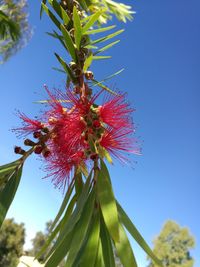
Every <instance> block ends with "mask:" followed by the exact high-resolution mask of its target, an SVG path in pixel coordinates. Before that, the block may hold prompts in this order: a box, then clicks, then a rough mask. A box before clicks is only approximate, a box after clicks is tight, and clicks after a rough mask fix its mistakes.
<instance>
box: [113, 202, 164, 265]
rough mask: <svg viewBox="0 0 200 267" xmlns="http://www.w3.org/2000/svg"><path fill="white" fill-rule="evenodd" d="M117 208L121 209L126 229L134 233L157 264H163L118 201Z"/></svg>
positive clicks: (133, 235)
mask: <svg viewBox="0 0 200 267" xmlns="http://www.w3.org/2000/svg"><path fill="white" fill-rule="evenodd" d="M117 208H118V211H119V216H120V219H121V221H122V223H123V224H124V226H125V227H126V229H127V230H128V231H129V233H130V234H131V235H132V237H133V238H134V239H135V241H136V242H137V243H138V244H139V245H140V246H141V247H142V248H143V250H144V251H145V252H146V253H147V254H148V255H149V257H150V258H151V259H152V260H153V261H155V263H156V264H158V265H159V266H162V263H161V261H160V260H159V259H158V258H157V257H156V256H155V255H154V253H153V252H152V250H151V248H150V247H149V246H148V244H147V243H146V241H145V240H144V238H143V237H142V236H141V234H140V233H139V231H138V230H137V228H136V227H135V225H134V224H133V223H132V222H131V220H130V219H129V217H128V215H127V214H126V213H125V211H124V210H123V208H122V207H121V206H120V204H119V203H118V202H117Z"/></svg>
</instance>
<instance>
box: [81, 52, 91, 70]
mask: <svg viewBox="0 0 200 267" xmlns="http://www.w3.org/2000/svg"><path fill="white" fill-rule="evenodd" d="M92 59H93V55H92V53H91V54H90V55H89V57H87V58H86V60H85V62H84V66H83V71H84V72H86V71H87V69H88V68H89V67H90V65H91V64H92Z"/></svg>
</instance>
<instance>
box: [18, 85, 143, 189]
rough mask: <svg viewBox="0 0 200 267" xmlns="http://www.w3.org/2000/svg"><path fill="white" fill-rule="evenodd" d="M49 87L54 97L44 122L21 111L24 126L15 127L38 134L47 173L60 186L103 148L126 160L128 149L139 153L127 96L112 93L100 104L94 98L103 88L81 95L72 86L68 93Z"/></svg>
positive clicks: (37, 151) (96, 156) (49, 94)
mask: <svg viewBox="0 0 200 267" xmlns="http://www.w3.org/2000/svg"><path fill="white" fill-rule="evenodd" d="M46 91H47V93H48V96H49V98H50V99H49V100H48V101H47V103H48V105H49V109H48V111H45V112H44V114H43V115H42V121H43V123H41V122H40V121H39V120H31V119H29V118H28V117H26V116H25V115H24V114H21V113H20V118H21V119H22V120H23V127H21V128H18V129H17V130H16V129H15V130H16V131H17V132H20V133H21V132H23V134H30V133H33V137H34V138H38V142H37V143H35V145H36V146H35V149H34V152H35V153H36V154H42V156H43V159H44V160H45V162H46V167H45V170H46V171H47V172H48V175H47V176H48V177H49V176H50V177H53V178H52V180H53V182H54V184H55V185H56V186H58V187H61V186H62V185H65V183H66V182H67V181H69V179H70V177H71V176H72V173H74V171H75V170H76V169H77V168H79V167H83V166H84V165H86V164H87V163H88V162H89V161H90V162H93V161H94V160H98V158H99V157H100V156H102V155H103V154H102V151H103V150H102V148H104V149H106V150H107V151H108V152H109V153H110V154H112V155H113V156H114V157H116V158H118V159H120V160H123V161H124V160H125V158H124V156H123V153H124V152H129V153H135V154H139V149H137V147H136V141H135V139H133V138H132V136H131V134H132V133H133V132H134V129H133V124H132V122H131V113H132V111H133V110H132V109H131V108H130V106H129V105H128V104H127V103H126V101H125V98H124V96H118V95H117V96H112V97H111V98H110V99H109V100H108V101H107V102H105V103H104V104H103V105H102V106H98V105H96V104H95V103H94V102H95V101H96V99H97V97H98V95H99V94H100V93H101V92H100V93H99V94H98V95H95V96H93V97H91V98H81V96H80V95H75V94H73V92H71V91H70V90H68V91H67V93H66V94H64V93H61V92H60V91H58V90H56V91H55V94H52V93H51V92H50V91H49V90H48V88H46ZM45 129H46V130H45ZM98 151H99V152H98Z"/></svg>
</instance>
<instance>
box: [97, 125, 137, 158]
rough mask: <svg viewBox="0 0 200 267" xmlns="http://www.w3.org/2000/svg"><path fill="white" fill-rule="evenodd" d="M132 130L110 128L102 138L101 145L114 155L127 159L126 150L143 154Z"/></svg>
mask: <svg viewBox="0 0 200 267" xmlns="http://www.w3.org/2000/svg"><path fill="white" fill-rule="evenodd" d="M132 132H133V130H132V131H131V130H130V129H123V128H122V129H118V130H116V129H114V128H108V129H106V130H105V132H104V134H103V136H102V138H101V140H100V145H101V146H102V147H104V148H105V149H106V150H107V151H108V152H109V153H110V154H111V155H113V156H114V157H116V158H118V159H119V160H122V161H126V159H125V157H124V155H123V153H124V152H128V153H133V154H137V155H140V154H141V153H140V149H139V147H138V145H137V141H136V140H135V139H134V138H133V137H132V136H131V134H132Z"/></svg>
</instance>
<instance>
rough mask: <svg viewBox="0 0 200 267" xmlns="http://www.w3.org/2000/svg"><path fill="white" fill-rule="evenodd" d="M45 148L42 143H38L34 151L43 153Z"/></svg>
mask: <svg viewBox="0 0 200 267" xmlns="http://www.w3.org/2000/svg"><path fill="white" fill-rule="evenodd" d="M42 150H43V147H42V146H41V145H38V146H36V147H35V149H34V152H35V154H41V153H42Z"/></svg>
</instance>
